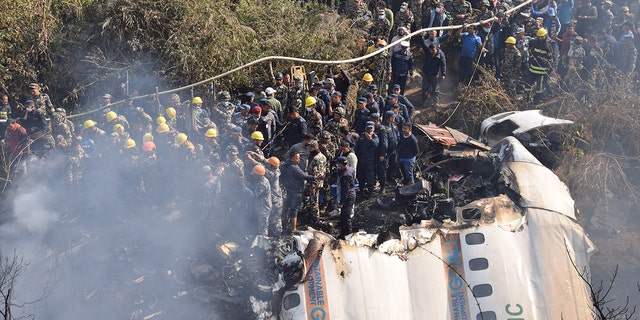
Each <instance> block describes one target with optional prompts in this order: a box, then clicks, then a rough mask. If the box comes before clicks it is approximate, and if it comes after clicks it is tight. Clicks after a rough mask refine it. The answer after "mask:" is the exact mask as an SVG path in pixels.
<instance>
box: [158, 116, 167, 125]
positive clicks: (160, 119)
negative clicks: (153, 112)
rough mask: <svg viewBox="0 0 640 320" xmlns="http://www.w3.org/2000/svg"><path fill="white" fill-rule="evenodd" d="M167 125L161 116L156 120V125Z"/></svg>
mask: <svg viewBox="0 0 640 320" xmlns="http://www.w3.org/2000/svg"><path fill="white" fill-rule="evenodd" d="M161 123H167V119H166V118H165V117H163V116H158V117H157V118H156V124H161Z"/></svg>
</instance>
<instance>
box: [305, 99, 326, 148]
mask: <svg viewBox="0 0 640 320" xmlns="http://www.w3.org/2000/svg"><path fill="white" fill-rule="evenodd" d="M304 106H305V110H306V112H307V116H306V119H307V130H308V132H309V133H310V134H311V135H313V136H314V137H316V138H317V137H318V136H319V135H320V132H321V131H322V115H321V114H320V112H318V110H316V99H315V98H314V97H307V100H306V101H305V104H304Z"/></svg>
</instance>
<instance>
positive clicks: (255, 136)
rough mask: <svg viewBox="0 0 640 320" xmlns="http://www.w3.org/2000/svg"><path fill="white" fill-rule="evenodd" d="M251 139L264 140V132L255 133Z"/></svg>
mask: <svg viewBox="0 0 640 320" xmlns="http://www.w3.org/2000/svg"><path fill="white" fill-rule="evenodd" d="M251 139H254V140H264V136H263V135H262V132H260V131H254V132H253V133H252V134H251Z"/></svg>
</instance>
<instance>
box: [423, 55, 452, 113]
mask: <svg viewBox="0 0 640 320" xmlns="http://www.w3.org/2000/svg"><path fill="white" fill-rule="evenodd" d="M446 74H447V59H446V57H445V55H444V52H442V50H440V49H439V48H438V47H437V46H435V45H434V44H433V43H432V44H430V45H429V46H428V47H427V48H426V49H425V55H424V63H423V65H422V100H426V101H425V105H434V106H435V105H436V104H437V103H438V100H439V98H440V90H439V84H440V80H444V77H445V76H446ZM427 99H429V100H427Z"/></svg>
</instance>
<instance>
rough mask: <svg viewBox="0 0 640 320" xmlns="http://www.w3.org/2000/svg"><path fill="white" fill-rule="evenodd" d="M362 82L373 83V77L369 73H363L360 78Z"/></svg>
mask: <svg viewBox="0 0 640 320" xmlns="http://www.w3.org/2000/svg"><path fill="white" fill-rule="evenodd" d="M362 81H373V76H372V75H371V73H365V74H364V76H363V77H362Z"/></svg>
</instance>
